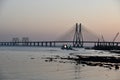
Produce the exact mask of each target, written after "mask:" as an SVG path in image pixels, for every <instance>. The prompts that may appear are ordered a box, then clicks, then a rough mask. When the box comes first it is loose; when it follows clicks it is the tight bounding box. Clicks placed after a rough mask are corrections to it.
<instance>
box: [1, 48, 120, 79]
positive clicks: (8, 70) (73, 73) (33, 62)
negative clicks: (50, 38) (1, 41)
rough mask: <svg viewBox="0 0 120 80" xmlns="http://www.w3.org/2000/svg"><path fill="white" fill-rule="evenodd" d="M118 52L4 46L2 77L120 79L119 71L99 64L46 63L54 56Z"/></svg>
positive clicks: (2, 51)
mask: <svg viewBox="0 0 120 80" xmlns="http://www.w3.org/2000/svg"><path fill="white" fill-rule="evenodd" d="M70 53H74V54H81V55H110V56H111V55H112V56H114V55H116V54H110V53H109V52H103V51H94V50H84V49H79V50H78V51H65V50H64V51H63V50H61V49H59V48H35V47H32V48H31V47H1V48H0V80H120V70H115V69H114V68H113V69H111V70H110V69H108V68H103V67H99V66H83V65H81V64H80V65H76V64H74V63H71V62H69V61H68V62H67V63H59V62H45V59H42V58H44V57H50V56H54V55H59V56H63V57H65V56H68V55H69V54H70Z"/></svg>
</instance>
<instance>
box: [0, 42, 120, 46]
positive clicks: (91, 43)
mask: <svg viewBox="0 0 120 80" xmlns="http://www.w3.org/2000/svg"><path fill="white" fill-rule="evenodd" d="M63 44H68V45H71V46H73V47H74V41H29V42H0V46H29V47H32V46H36V47H58V46H62V45H63ZM85 44H90V45H91V46H120V42H109V41H106V42H98V41H83V47H85V46H86V45H85Z"/></svg>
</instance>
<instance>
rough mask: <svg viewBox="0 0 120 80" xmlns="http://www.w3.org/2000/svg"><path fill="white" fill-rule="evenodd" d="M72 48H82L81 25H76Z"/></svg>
mask: <svg viewBox="0 0 120 80" xmlns="http://www.w3.org/2000/svg"><path fill="white" fill-rule="evenodd" d="M73 47H79V48H80V47H83V36H82V30H81V23H80V24H79V25H78V23H76V28H75V33H74V38H73Z"/></svg>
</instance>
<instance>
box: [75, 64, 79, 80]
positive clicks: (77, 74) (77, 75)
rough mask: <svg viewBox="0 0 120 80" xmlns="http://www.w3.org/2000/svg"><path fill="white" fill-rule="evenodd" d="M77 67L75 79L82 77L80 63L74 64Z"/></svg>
mask: <svg viewBox="0 0 120 80" xmlns="http://www.w3.org/2000/svg"><path fill="white" fill-rule="evenodd" d="M74 68H75V79H80V68H81V67H80V65H79V64H75V66H74Z"/></svg>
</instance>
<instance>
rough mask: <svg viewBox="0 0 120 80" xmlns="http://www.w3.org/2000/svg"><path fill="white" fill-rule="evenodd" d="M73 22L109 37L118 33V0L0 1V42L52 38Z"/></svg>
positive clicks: (119, 7)
mask: <svg viewBox="0 0 120 80" xmlns="http://www.w3.org/2000/svg"><path fill="white" fill-rule="evenodd" d="M76 22H78V23H82V24H83V25H84V26H85V27H87V28H88V29H90V30H91V31H93V32H95V33H97V35H100V34H103V35H104V37H105V39H106V40H112V39H113V37H114V36H115V34H116V33H117V32H120V1H119V0H0V41H3V40H11V39H12V37H20V38H21V37H29V38H30V39H31V40H47V39H49V40H55V39H56V38H58V37H59V36H60V35H61V34H63V33H65V32H66V31H67V30H69V29H70V28H72V27H73V26H74V25H75V23H76ZM119 37H120V36H119ZM117 40H119V41H120V38H119V39H117Z"/></svg>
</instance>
